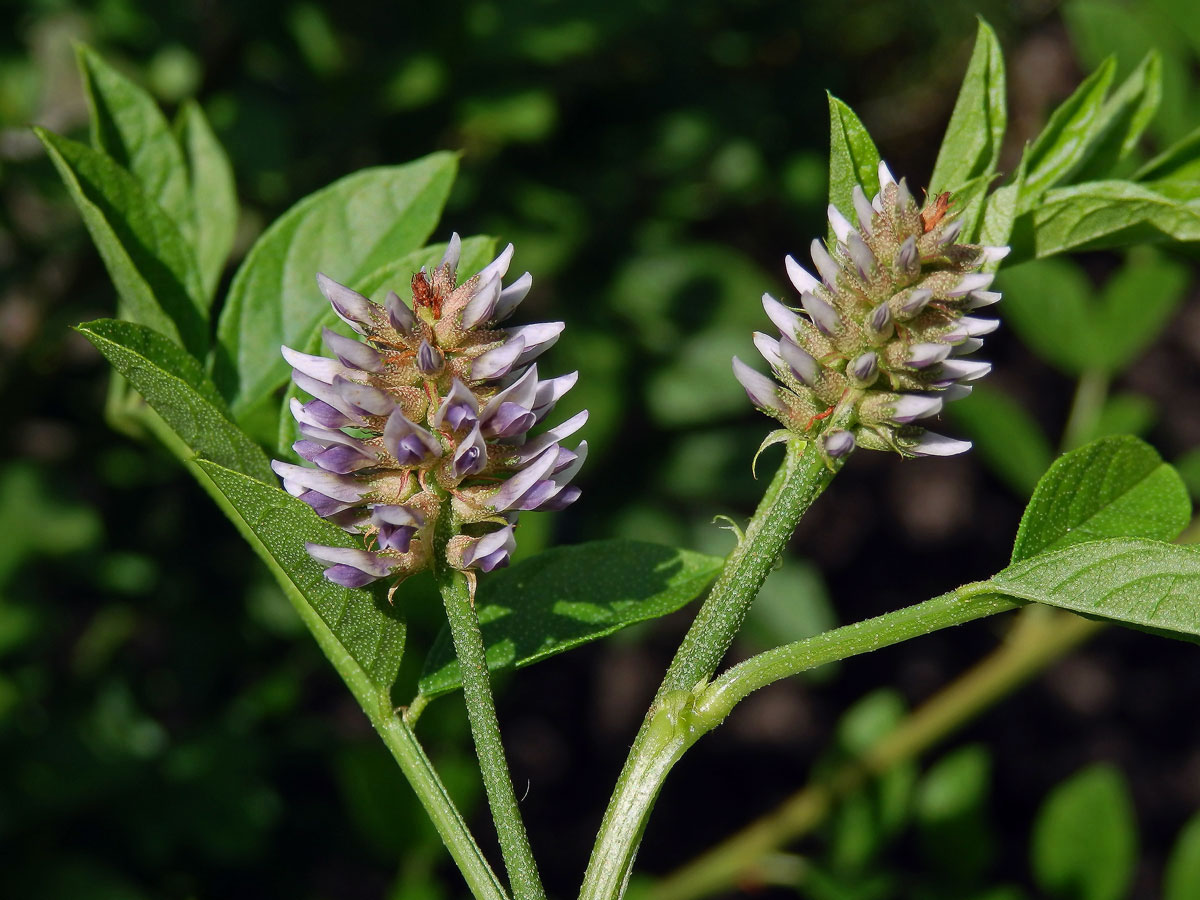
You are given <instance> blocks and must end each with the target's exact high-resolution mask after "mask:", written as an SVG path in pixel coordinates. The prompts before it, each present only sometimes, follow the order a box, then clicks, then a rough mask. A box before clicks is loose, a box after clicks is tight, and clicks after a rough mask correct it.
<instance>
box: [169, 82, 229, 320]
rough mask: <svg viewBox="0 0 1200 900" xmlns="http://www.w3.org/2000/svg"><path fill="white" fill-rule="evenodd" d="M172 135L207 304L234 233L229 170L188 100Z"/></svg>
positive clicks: (205, 123) (197, 108)
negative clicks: (183, 170)
mask: <svg viewBox="0 0 1200 900" xmlns="http://www.w3.org/2000/svg"><path fill="white" fill-rule="evenodd" d="M175 131H176V133H177V134H178V136H179V143H180V144H182V145H183V150H184V153H185V154H186V156H187V170H188V179H189V184H190V187H191V194H192V203H193V206H194V208H195V209H194V212H195V217H196V237H195V247H196V264H197V266H198V268H199V270H200V279H201V281H202V282H203V283H204V293H205V296H206V297H208V298H209V300H210V302H211V299H212V296H213V294H214V293H215V292H216V289H217V283H218V282H219V281H220V279H221V272H222V271H223V270H224V268H225V260H226V259H227V258H228V257H229V250H230V248H232V247H233V238H234V233H235V232H236V231H237V219H238V201H237V190H236V187H235V185H234V180H233V168H232V167H231V166H230V164H229V157H228V156H226V154H225V149H224V148H223V147H222V146H221V143H220V141H218V140H217V136H216V135H215V134H213V131H212V128H211V126H210V125H209V124H208V119H207V118H206V117H205V115H204V111H203V110H202V109H201V108H200V106H199V104H197V103H195V102H193V101H190V100H189V101H188V102H187V103H184V104H183V107H182V108H181V109H180V110H179V115H178V117H177V118H176V120H175Z"/></svg>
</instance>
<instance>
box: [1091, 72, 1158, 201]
mask: <svg viewBox="0 0 1200 900" xmlns="http://www.w3.org/2000/svg"><path fill="white" fill-rule="evenodd" d="M1161 101H1162V57H1161V56H1160V55H1159V54H1158V53H1157V52H1155V51H1152V52H1150V53H1148V54H1146V58H1145V59H1143V60H1142V62H1141V64H1140V65H1139V66H1138V67H1137V69H1135V70H1134V72H1133V74H1132V75H1130V76H1129V77H1128V78H1127V79H1125V82H1124V83H1123V84H1122V85H1121V86H1120V87H1119V88H1117V89H1116V90H1115V91H1113V94H1112V96H1111V97H1109V98H1108V100H1107V101H1106V102H1105V104H1104V109H1103V110H1102V111H1101V118H1102V119H1103V122H1104V124H1103V130H1102V133H1101V136H1100V137H1099V139H1098V140H1097V141H1096V144H1095V147H1094V148H1093V149H1092V151H1091V154H1090V155H1089V157H1088V160H1087V163H1086V164H1085V165H1084V166H1083V168H1082V169H1080V171H1079V173H1078V180H1079V181H1091V180H1095V179H1099V178H1111V177H1113V175H1114V174H1116V173H1115V172H1114V170H1115V169H1116V167H1117V165H1118V163H1120V162H1121V161H1122V160H1124V159H1126V157H1128V156H1129V154H1130V153H1131V152H1133V149H1134V148H1135V147H1136V146H1137V143H1138V141H1139V140H1140V139H1141V137H1142V134H1143V133H1144V132H1145V131H1146V128H1147V127H1148V126H1149V125H1150V121H1151V120H1152V119H1153V118H1154V114H1155V113H1156V112H1158V105H1159V103H1160V102H1161ZM1129 168H1132V165H1130V166H1129ZM1126 171H1128V170H1126ZM1123 174H1124V173H1123Z"/></svg>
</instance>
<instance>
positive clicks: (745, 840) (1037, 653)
mask: <svg viewBox="0 0 1200 900" xmlns="http://www.w3.org/2000/svg"><path fill="white" fill-rule="evenodd" d="M1047 611H1049V610H1045V609H1044V608H1043V607H1039V606H1029V607H1026V608H1025V609H1023V610H1022V611H1021V614H1020V616H1019V617H1018V618H1017V621H1016V623H1015V624H1014V627H1013V628H1012V630H1011V631H1010V632H1009V634H1008V637H1007V638H1006V639H1005V641H1004V643H1002V644H1001V645H1000V646H999V647H998V648H997V649H996V650H995V651H993V652H992V653H991V654H990V655H988V656H987V657H986V658H984V659H983V660H981V661H980V662H979V663H977V664H976V665H975V666H973V667H972V668H971V669H969V670H968V671H967V672H966V673H964V674H963V675H962V676H960V677H959V678H958V679H956V680H955V681H954V682H952V683H951V684H949V685H948V686H946V687H945V688H943V689H942V690H941V691H940V692H938V693H937V694H935V695H934V696H933V697H932V698H930V699H929V700H928V701H927V702H926V703H925V704H924V705H922V706H921V707H919V708H918V709H916V710H915V711H914V712H913V713H912V714H911V715H909V716H908V717H907V718H906V719H905V720H904V721H903V722H901V723H900V724H899V726H897V727H896V728H895V729H894V730H893V731H892V732H890V733H889V734H888V735H887V736H886V737H884V738H883V739H882V740H880V741H879V742H878V743H877V744H876V745H875V746H874V747H872V748H871V749H870V750H869V751H868V752H867V753H865V754H864V755H863V756H862V757H860V758H859V759H857V760H855V761H853V762H850V763H847V764H845V765H843V766H842V767H841V768H839V769H838V770H837V771H835V772H834V773H832V774H831V775H830V776H829V777H827V778H825V779H824V780H822V781H820V782H818V783H814V784H811V785H808V786H807V787H805V788H803V789H802V790H800V791H798V792H796V793H795V794H793V795H792V796H791V797H789V798H788V799H787V800H785V801H784V802H783V803H782V804H780V805H779V806H778V807H776V808H775V809H774V810H772V811H771V812H769V813H767V814H766V815H765V816H762V817H761V818H759V819H758V820H756V821H755V822H753V823H751V824H750V825H748V826H746V827H745V828H743V829H742V830H741V831H739V832H737V833H736V834H734V835H731V836H730V837H728V838H726V839H725V840H724V841H722V842H721V843H720V844H718V845H716V846H715V847H713V848H711V849H710V850H708V851H706V852H705V853H704V854H703V855H701V856H699V857H697V858H696V859H695V860H693V861H692V862H690V863H688V864H687V865H685V866H683V867H682V868H680V869H678V870H677V871H675V872H673V873H671V874H670V875H668V876H667V877H666V878H664V879H663V880H661V881H660V882H658V884H656V885H655V886H654V888H653V889H652V891H651V894H652V900H696V898H700V897H706V896H710V895H712V894H718V893H721V892H722V891H725V890H728V889H730V888H732V887H734V886H735V885H738V884H744V883H751V884H753V883H756V882H757V881H758V880H759V877H760V875H761V874H762V873H763V871H764V868H763V867H764V866H767V865H768V862H769V860H770V859H772V858H773V857H774V855H775V854H776V853H777V852H778V851H779V850H780V848H782V847H784V846H786V845H788V844H789V843H791V842H793V841H795V840H797V839H798V838H800V837H802V836H803V835H805V834H807V833H809V832H810V831H811V830H812V829H813V828H815V827H816V826H817V825H819V824H820V823H821V822H822V821H824V819H825V817H826V815H827V814H828V813H829V811H830V810H831V809H832V807H833V804H834V803H835V802H836V801H837V800H838V798H840V797H842V796H845V794H847V793H848V792H850V791H852V790H854V789H855V788H857V787H858V786H860V785H861V784H862V783H863V782H864V781H865V780H866V779H867V778H869V777H872V776H876V775H880V774H883V773H885V772H887V771H889V770H890V769H891V768H893V767H894V766H896V765H898V764H900V763H903V762H907V761H908V760H911V759H914V758H916V757H918V756H920V755H921V754H922V753H923V752H925V751H926V750H928V749H929V748H930V747H932V746H934V745H935V744H937V743H938V742H940V741H942V740H944V739H945V738H946V737H947V736H948V735H950V734H952V733H953V732H954V731H956V730H957V729H959V728H961V727H962V726H963V725H965V724H966V723H967V722H969V721H971V720H972V719H973V718H974V717H975V716H977V715H979V714H980V713H981V712H983V711H984V710H987V709H988V708H990V707H991V706H992V705H993V704H995V703H996V701H997V700H999V699H1000V698H1002V697H1004V696H1005V695H1007V694H1009V693H1011V692H1012V691H1014V690H1016V689H1017V688H1018V687H1020V686H1021V685H1023V684H1025V683H1026V682H1028V681H1029V680H1030V679H1031V678H1033V677H1034V676H1036V675H1037V674H1038V673H1039V672H1041V671H1042V670H1044V669H1045V668H1046V667H1047V666H1048V665H1050V664H1051V663H1053V662H1054V661H1056V660H1058V659H1060V658H1062V657H1063V656H1064V655H1065V654H1066V653H1068V652H1070V651H1071V650H1073V649H1074V648H1075V647H1077V646H1079V644H1081V643H1083V642H1084V641H1086V640H1088V639H1089V638H1090V637H1092V636H1093V635H1094V634H1097V633H1098V632H1099V631H1100V630H1102V628H1103V627H1104V626H1103V623H1101V622H1098V621H1095V620H1091V619H1084V618H1081V617H1079V616H1076V615H1073V614H1071V613H1067V612H1060V611H1058V610H1053V611H1049V612H1053V615H1051V616H1048V617H1047V616H1042V615H1036V613H1041V612H1047ZM1031 614H1034V615H1031Z"/></svg>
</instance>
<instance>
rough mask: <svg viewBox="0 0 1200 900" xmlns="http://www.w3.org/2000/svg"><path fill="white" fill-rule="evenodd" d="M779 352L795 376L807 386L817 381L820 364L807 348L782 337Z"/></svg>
mask: <svg viewBox="0 0 1200 900" xmlns="http://www.w3.org/2000/svg"><path fill="white" fill-rule="evenodd" d="M779 353H780V355H781V356H782V357H783V361H784V362H786V363H787V364H788V367H789V368H790V369H791V370H792V371H793V372H794V373H795V375H796V377H797V378H799V379H800V380H801V381H803V382H804V383H805V384H807V385H808V386H809V387H812V386H813V385H814V384H816V383H817V377H818V376H819V375H820V373H821V364H820V363H818V362H817V361H816V360H815V359H814V358H813V357H812V356H811V355H810V354H809V352H808V351H807V350H805V349H804V348H803V347H801V346H799V345H798V344H796V343H795V342H793V341H789V340H788V339H787V338H784V339H783V340H781V341H780V342H779Z"/></svg>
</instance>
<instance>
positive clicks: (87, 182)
mask: <svg viewBox="0 0 1200 900" xmlns="http://www.w3.org/2000/svg"><path fill="white" fill-rule="evenodd" d="M34 131H35V132H36V134H37V136H38V137H39V138H40V139H41V141H42V144H43V145H44V146H45V147H46V151H47V152H48V153H49V154H50V159H51V161H52V162H53V163H54V167H55V168H56V169H57V170H58V174H59V175H60V176H61V177H62V180H63V182H64V183H65V184H66V186H67V190H68V192H69V193H70V195H71V199H72V200H74V201H75V205H76V207H77V208H78V209H79V212H80V214H81V215H82V216H83V221H84V224H85V225H87V228H88V231H89V232H90V234H91V236H92V240H93V241H94V242H95V244H96V249H97V250H99V251H100V257H101V258H102V259H103V260H104V264H105V266H106V267H107V269H108V274H109V277H110V278H111V279H112V281H113V284H114V285H115V286H116V288H117V294H118V298H119V302H118V304H117V311H118V313H119V315H120V317H121V318H122V319H128V320H130V321H132V322H138V323H140V324H142V325H146V326H149V327H150V328H153V329H154V330H155V331H159V332H161V333H162V334H165V335H166V336H167V337H170V338H172V339H173V340H176V341H178V342H179V343H181V344H182V345H183V346H184V347H185V348H186V349H188V350H189V351H190V352H191V353H192V354H193V355H194V356H196V357H198V358H199V357H202V356H203V355H204V353H205V352H206V351H207V349H208V326H207V324H206V318H207V304H206V301H205V298H204V289H203V287H202V286H201V284H200V275H199V272H198V271H197V269H196V261H195V259H194V258H193V256H192V251H191V248H190V247H189V246H188V245H187V243H186V242H185V241H184V239H183V236H182V235H181V234H180V233H179V229H178V228H177V227H176V225H175V223H174V222H173V221H172V220H171V219H170V218H169V217H168V216H167V214H166V213H164V212H163V211H162V210H161V209H159V207H158V205H157V204H155V203H154V202H152V201H151V200H150V199H149V198H147V197H146V195H145V194H144V193H143V192H142V189H141V187H140V186H139V185H138V183H137V182H136V181H135V180H134V178H133V176H132V175H130V174H129V173H128V172H127V171H125V170H124V169H123V168H121V167H120V166H118V165H117V164H116V163H115V162H113V160H112V159H110V158H109V157H107V156H105V155H104V154H103V153H100V152H99V151H97V150H93V149H92V148H91V147H88V146H86V145H85V144H80V143H77V142H76V141H71V140H68V139H67V138H64V137H60V136H59V135H56V134H53V133H52V132H49V131H45V130H43V129H41V128H35V129H34Z"/></svg>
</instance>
